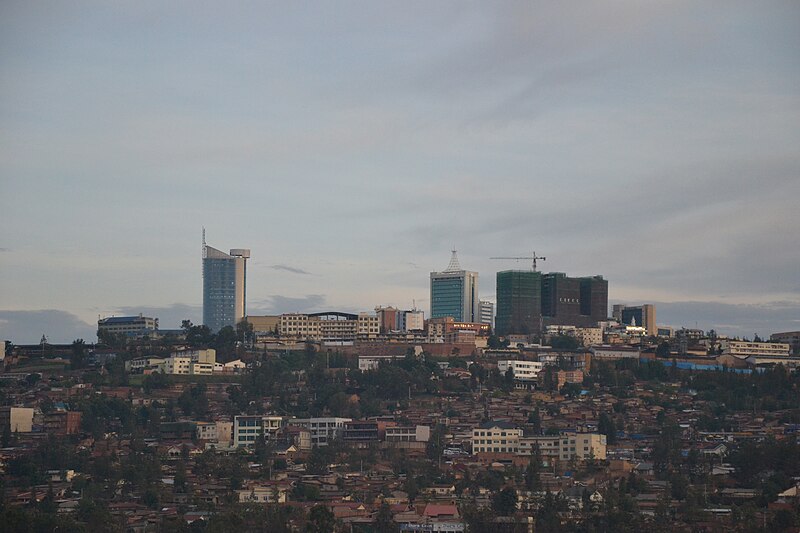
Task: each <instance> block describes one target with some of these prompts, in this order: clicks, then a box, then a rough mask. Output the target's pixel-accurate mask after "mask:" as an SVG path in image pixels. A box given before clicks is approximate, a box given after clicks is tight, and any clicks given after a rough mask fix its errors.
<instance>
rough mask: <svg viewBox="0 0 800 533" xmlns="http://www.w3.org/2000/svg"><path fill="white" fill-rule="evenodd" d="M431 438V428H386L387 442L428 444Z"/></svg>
mask: <svg viewBox="0 0 800 533" xmlns="http://www.w3.org/2000/svg"><path fill="white" fill-rule="evenodd" d="M430 438H431V428H430V426H389V427H387V428H386V439H385V440H386V442H396V443H399V442H428V441H429V440H430Z"/></svg>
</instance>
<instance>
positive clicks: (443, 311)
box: [431, 277, 469, 321]
mask: <svg viewBox="0 0 800 533" xmlns="http://www.w3.org/2000/svg"><path fill="white" fill-rule="evenodd" d="M463 296H464V279H463V278H460V277H458V278H457V277H448V278H444V279H431V318H442V317H446V316H451V317H453V318H454V319H456V320H457V321H469V319H465V318H464V298H463Z"/></svg>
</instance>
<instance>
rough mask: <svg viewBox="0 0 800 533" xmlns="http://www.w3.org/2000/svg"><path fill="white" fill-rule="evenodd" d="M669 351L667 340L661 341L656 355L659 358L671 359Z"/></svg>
mask: <svg viewBox="0 0 800 533" xmlns="http://www.w3.org/2000/svg"><path fill="white" fill-rule="evenodd" d="M669 352H670V348H669V343H668V342H667V341H661V344H659V345H658V347H657V348H656V357H658V358H659V359H669Z"/></svg>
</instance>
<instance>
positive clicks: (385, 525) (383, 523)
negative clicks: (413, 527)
mask: <svg viewBox="0 0 800 533" xmlns="http://www.w3.org/2000/svg"><path fill="white" fill-rule="evenodd" d="M373 524H374V525H375V530H376V531H380V532H381V533H384V532H386V533H394V532H397V531H400V526H398V525H397V522H395V521H394V516H393V515H392V510H391V509H390V508H389V504H388V503H386V502H382V503H381V505H380V507H378V512H377V513H375V520H374V521H373Z"/></svg>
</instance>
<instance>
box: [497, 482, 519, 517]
mask: <svg viewBox="0 0 800 533" xmlns="http://www.w3.org/2000/svg"><path fill="white" fill-rule="evenodd" d="M516 510H517V491H515V490H514V489H513V488H512V487H506V488H504V489H502V490H501V491H499V492H495V493H494V495H493V496H492V511H494V513H495V514H496V515H498V516H511V515H513V514H514V513H515V512H516Z"/></svg>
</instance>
